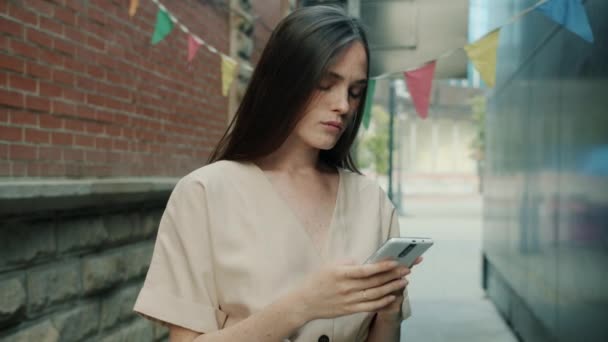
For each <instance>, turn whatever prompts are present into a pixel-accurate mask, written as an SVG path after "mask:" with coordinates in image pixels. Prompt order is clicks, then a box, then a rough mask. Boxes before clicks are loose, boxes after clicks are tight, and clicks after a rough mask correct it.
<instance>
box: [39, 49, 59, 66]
mask: <svg viewBox="0 0 608 342" xmlns="http://www.w3.org/2000/svg"><path fill="white" fill-rule="evenodd" d="M39 54H40V57H39V59H40V61H41V62H42V63H44V64H48V65H50V66H51V67H52V68H57V67H62V66H63V60H64V59H65V57H63V55H62V54H60V53H58V52H57V51H54V50H46V49H40V51H39Z"/></svg>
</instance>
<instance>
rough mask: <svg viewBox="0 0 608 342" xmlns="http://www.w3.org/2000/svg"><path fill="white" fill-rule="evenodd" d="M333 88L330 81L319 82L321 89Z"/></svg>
mask: <svg viewBox="0 0 608 342" xmlns="http://www.w3.org/2000/svg"><path fill="white" fill-rule="evenodd" d="M330 88H331V84H329V83H320V84H319V89H321V90H329V89H330Z"/></svg>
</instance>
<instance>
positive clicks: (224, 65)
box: [129, 0, 251, 96]
mask: <svg viewBox="0 0 608 342" xmlns="http://www.w3.org/2000/svg"><path fill="white" fill-rule="evenodd" d="M151 1H152V2H153V3H154V4H155V5H156V6H157V7H158V12H157V13H156V23H155V25H154V32H153V33H152V38H151V40H150V43H151V44H152V45H156V44H158V43H159V42H161V41H162V40H163V39H165V38H166V37H167V36H168V35H169V34H170V33H171V32H172V31H173V28H174V27H175V26H177V27H179V29H180V30H181V31H182V32H183V33H185V34H186V35H187V39H188V40H187V48H188V54H187V56H188V63H192V61H193V60H194V57H195V56H196V53H197V52H198V50H199V48H200V47H201V46H205V47H206V48H207V50H209V52H211V53H213V54H216V55H219V56H220V57H221V71H222V95H224V96H227V95H228V92H229V90H230V86H231V84H232V82H233V81H234V77H235V75H236V71H237V67H239V66H240V67H243V68H245V69H249V70H251V67H249V66H248V65H244V64H242V65H239V63H238V61H237V60H235V59H234V58H232V57H230V56H227V55H226V54H223V53H222V52H220V51H219V50H218V49H216V48H215V47H214V46H212V45H210V44H209V43H207V42H206V41H205V40H203V39H201V38H200V37H199V36H197V35H195V34H194V33H192V31H190V29H188V27H186V26H185V25H184V24H182V23H181V22H180V21H179V20H178V19H177V18H176V17H175V15H173V14H172V13H171V12H170V11H169V10H167V7H165V5H163V4H162V3H161V2H160V1H159V0H151ZM138 7H139V0H131V2H130V4H129V16H130V17H133V16H135V14H136V13H137V8H138Z"/></svg>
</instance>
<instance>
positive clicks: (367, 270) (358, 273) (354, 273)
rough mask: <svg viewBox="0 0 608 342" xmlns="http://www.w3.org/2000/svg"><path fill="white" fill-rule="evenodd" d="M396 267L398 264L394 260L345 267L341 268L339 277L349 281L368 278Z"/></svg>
mask: <svg viewBox="0 0 608 342" xmlns="http://www.w3.org/2000/svg"><path fill="white" fill-rule="evenodd" d="M397 266H398V263H397V262H396V261H394V260H387V261H381V262H377V263H374V264H365V265H352V266H351V265H346V266H344V267H343V268H342V272H341V273H342V274H341V275H342V276H344V277H345V278H350V279H361V278H368V277H371V276H373V275H376V274H379V273H383V272H387V271H390V270H392V269H394V268H395V267H397Z"/></svg>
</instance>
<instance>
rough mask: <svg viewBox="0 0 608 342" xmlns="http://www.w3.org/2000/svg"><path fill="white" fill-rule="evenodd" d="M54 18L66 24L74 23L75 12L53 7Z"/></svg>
mask: <svg viewBox="0 0 608 342" xmlns="http://www.w3.org/2000/svg"><path fill="white" fill-rule="evenodd" d="M55 18H57V19H58V20H60V21H62V22H64V23H66V24H68V25H71V26H75V25H76V12H74V11H72V10H70V9H66V8H62V7H55Z"/></svg>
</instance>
